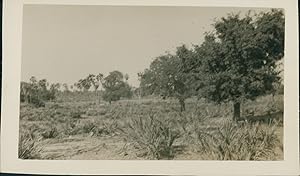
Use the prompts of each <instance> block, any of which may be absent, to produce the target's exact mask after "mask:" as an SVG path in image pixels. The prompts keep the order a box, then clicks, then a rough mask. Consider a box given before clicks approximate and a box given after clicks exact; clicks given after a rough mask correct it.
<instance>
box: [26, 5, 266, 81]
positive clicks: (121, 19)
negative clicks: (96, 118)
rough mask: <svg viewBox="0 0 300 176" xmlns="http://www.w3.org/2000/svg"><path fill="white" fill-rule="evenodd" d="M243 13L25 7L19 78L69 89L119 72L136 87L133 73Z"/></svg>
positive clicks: (155, 8)
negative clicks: (91, 76)
mask: <svg viewBox="0 0 300 176" xmlns="http://www.w3.org/2000/svg"><path fill="white" fill-rule="evenodd" d="M248 10H250V9H248V8H247V9H245V8H203V7H202V8H200V7H124V6H123V7H117V6H115V7H113V6H75V5H73V6H72V5H69V6H62V5H25V6H24V16H23V40H22V41H23V46H22V49H23V51H22V76H21V77H22V80H23V81H28V80H29V78H30V77H31V76H36V77H37V78H38V79H42V78H46V79H47V80H48V81H49V82H51V83H53V82H59V83H67V84H69V85H70V84H73V83H75V82H76V81H78V80H79V79H81V78H84V77H86V76H87V75H88V74H89V73H92V74H97V73H103V74H104V75H107V74H108V73H109V72H110V71H113V70H119V71H121V72H123V73H127V74H128V75H129V83H130V84H131V85H133V86H138V85H139V82H138V79H137V73H138V72H141V71H143V70H144V69H145V68H147V67H149V65H150V63H151V61H152V60H153V59H154V58H155V57H157V56H159V55H162V54H164V53H165V52H166V51H169V52H174V50H175V48H176V47H177V46H179V45H181V44H186V45H187V46H191V44H200V43H201V42H202V41H203V33H204V32H206V31H210V30H212V26H211V24H212V23H213V22H214V19H215V18H217V19H218V18H220V17H222V16H225V15H226V14H228V13H231V12H241V13H242V14H243V13H245V12H247V11H248ZM251 10H255V11H256V12H258V10H259V9H251ZM260 10H261V9H260Z"/></svg>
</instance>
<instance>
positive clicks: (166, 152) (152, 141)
mask: <svg viewBox="0 0 300 176" xmlns="http://www.w3.org/2000/svg"><path fill="white" fill-rule="evenodd" d="M158 119H160V118H155V117H154V115H153V114H151V115H149V116H148V118H147V117H139V118H136V119H131V120H130V121H129V123H128V124H127V126H128V127H127V128H126V131H125V134H126V137H127V138H128V139H129V140H131V141H132V142H134V144H136V147H137V148H138V149H140V150H142V151H145V152H146V153H145V154H146V155H147V156H149V157H150V158H152V159H162V158H165V157H166V158H168V159H170V158H172V157H173V156H174V148H173V144H174V142H175V140H176V139H178V138H179V131H177V130H175V129H173V128H172V125H171V122H170V121H168V120H165V121H163V120H158Z"/></svg>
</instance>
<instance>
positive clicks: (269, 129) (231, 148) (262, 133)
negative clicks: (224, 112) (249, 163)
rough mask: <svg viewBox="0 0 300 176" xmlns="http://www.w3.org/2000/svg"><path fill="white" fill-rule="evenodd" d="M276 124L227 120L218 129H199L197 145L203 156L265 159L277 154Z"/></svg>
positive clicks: (205, 157) (230, 158)
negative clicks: (212, 130)
mask: <svg viewBox="0 0 300 176" xmlns="http://www.w3.org/2000/svg"><path fill="white" fill-rule="evenodd" d="M275 128H276V125H274V124H273V125H272V126H271V125H266V126H264V125H261V124H259V123H256V124H244V125H243V126H238V125H237V124H234V123H231V122H226V123H225V124H223V125H222V127H221V128H219V129H218V130H217V131H216V132H213V133H209V132H206V131H205V130H199V131H198V133H197V139H198V142H199V143H198V145H199V147H200V148H199V149H200V150H201V152H202V154H203V156H204V158H203V159H212V160H266V159H267V158H269V157H270V156H275V153H274V148H275V147H276V145H277V144H278V137H277V135H276V134H275Z"/></svg>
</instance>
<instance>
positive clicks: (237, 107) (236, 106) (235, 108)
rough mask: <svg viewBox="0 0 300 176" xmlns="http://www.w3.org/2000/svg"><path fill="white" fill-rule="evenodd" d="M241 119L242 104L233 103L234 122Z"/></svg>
mask: <svg viewBox="0 0 300 176" xmlns="http://www.w3.org/2000/svg"><path fill="white" fill-rule="evenodd" d="M240 117H241V103H240V102H234V103H233V120H234V121H237V120H238V119H240Z"/></svg>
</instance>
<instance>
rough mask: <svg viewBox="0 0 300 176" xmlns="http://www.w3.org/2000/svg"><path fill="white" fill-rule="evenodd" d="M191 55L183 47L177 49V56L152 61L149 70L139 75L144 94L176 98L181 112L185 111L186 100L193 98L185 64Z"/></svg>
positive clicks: (166, 56)
mask: <svg viewBox="0 0 300 176" xmlns="http://www.w3.org/2000/svg"><path fill="white" fill-rule="evenodd" d="M191 55H192V52H191V51H189V50H188V49H187V48H186V47H185V46H184V45H183V46H180V47H178V48H177V52H176V55H175V56H174V55H171V54H168V55H162V56H159V57H157V58H156V59H155V60H154V61H152V63H151V65H150V68H149V69H146V70H145V71H144V72H143V73H139V77H140V81H141V83H140V87H141V88H142V91H143V92H144V94H145V93H146V94H156V95H160V96H162V97H163V98H165V97H175V98H177V99H178V100H179V102H180V104H181V111H184V110H185V103H184V100H185V99H186V98H188V97H189V96H191V92H192V90H191V89H190V86H189V83H190V82H189V81H190V79H188V76H187V74H186V73H185V68H184V65H183V63H185V60H186V59H187V58H189V57H191Z"/></svg>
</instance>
